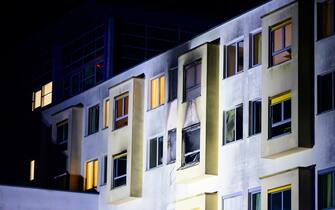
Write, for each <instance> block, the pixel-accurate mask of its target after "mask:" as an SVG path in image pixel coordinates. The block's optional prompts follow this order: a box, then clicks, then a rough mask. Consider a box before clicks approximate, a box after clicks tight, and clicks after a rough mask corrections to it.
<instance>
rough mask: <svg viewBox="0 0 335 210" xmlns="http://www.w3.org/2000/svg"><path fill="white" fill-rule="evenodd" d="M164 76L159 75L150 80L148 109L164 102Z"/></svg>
mask: <svg viewBox="0 0 335 210" xmlns="http://www.w3.org/2000/svg"><path fill="white" fill-rule="evenodd" d="M164 83H165V76H160V77H157V78H155V79H152V80H151V81H150V87H151V90H150V91H151V92H150V109H154V108H156V107H158V106H160V105H163V104H164Z"/></svg>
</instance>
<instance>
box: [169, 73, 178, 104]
mask: <svg viewBox="0 0 335 210" xmlns="http://www.w3.org/2000/svg"><path fill="white" fill-rule="evenodd" d="M177 91H178V68H177V67H175V68H172V69H170V70H169V101H173V100H174V99H176V98H177Z"/></svg>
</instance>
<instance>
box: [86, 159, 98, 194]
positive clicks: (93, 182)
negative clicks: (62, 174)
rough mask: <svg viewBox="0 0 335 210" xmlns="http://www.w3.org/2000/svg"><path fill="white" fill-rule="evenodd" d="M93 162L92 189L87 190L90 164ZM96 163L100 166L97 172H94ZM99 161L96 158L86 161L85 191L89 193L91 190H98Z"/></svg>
mask: <svg viewBox="0 0 335 210" xmlns="http://www.w3.org/2000/svg"><path fill="white" fill-rule="evenodd" d="M90 162H92V164H93V166H92V167H93V168H92V187H91V188H87V175H88V170H87V167H88V164H89V163H90ZM95 162H97V164H98V166H97V171H96V172H95V170H94V164H95ZM99 165H100V164H99V159H98V158H95V159H91V160H87V161H85V177H84V179H85V180H84V191H89V190H97V188H98V183H99ZM95 175H97V177H95ZM95 179H97V180H96V181H97V182H96V185H95Z"/></svg>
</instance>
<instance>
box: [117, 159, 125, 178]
mask: <svg viewBox="0 0 335 210" xmlns="http://www.w3.org/2000/svg"><path fill="white" fill-rule="evenodd" d="M117 160H118V174H117V176H122V175H125V174H127V156H123V157H120V158H118V159H117Z"/></svg>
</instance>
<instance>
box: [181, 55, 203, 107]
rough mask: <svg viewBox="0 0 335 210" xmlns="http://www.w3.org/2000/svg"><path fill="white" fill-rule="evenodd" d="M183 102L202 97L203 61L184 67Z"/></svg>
mask: <svg viewBox="0 0 335 210" xmlns="http://www.w3.org/2000/svg"><path fill="white" fill-rule="evenodd" d="M183 84H184V94H183V101H189V100H192V99H195V98H197V97H198V96H200V95H201V60H197V61H195V62H193V63H191V64H188V65H185V66H184V82H183Z"/></svg>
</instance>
